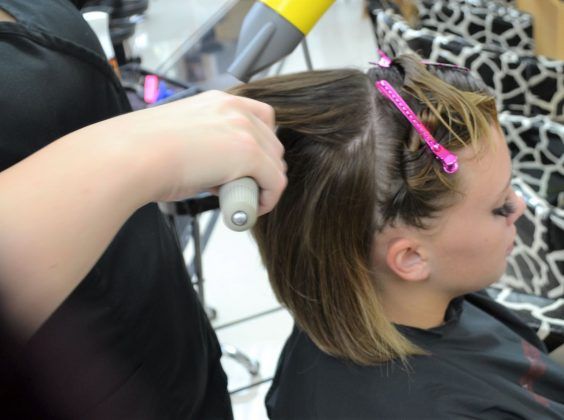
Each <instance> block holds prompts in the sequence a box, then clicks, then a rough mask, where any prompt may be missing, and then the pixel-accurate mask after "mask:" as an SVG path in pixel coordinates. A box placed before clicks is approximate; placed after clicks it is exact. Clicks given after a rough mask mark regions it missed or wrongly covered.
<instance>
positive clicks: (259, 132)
mask: <svg viewBox="0 0 564 420" xmlns="http://www.w3.org/2000/svg"><path fill="white" fill-rule="evenodd" d="M250 118H251V120H252V122H253V128H252V133H251V134H252V135H253V136H254V138H255V139H256V140H257V142H258V144H259V145H260V147H261V148H262V149H263V151H264V152H266V154H267V155H268V156H269V157H270V158H271V159H273V160H274V161H276V162H277V165H278V166H279V168H280V169H281V170H284V168H285V166H284V163H283V157H284V146H283V145H282V143H281V142H280V140H279V139H278V137H276V135H275V134H274V132H273V131H271V130H270V128H269V127H268V126H266V125H265V124H264V123H263V122H262V121H261V120H259V119H258V118H256V117H254V116H252V115H251V116H250Z"/></svg>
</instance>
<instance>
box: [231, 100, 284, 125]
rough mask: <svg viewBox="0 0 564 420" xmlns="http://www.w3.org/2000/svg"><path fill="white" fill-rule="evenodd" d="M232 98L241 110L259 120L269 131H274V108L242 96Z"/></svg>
mask: <svg viewBox="0 0 564 420" xmlns="http://www.w3.org/2000/svg"><path fill="white" fill-rule="evenodd" d="M233 98H235V101H236V103H237V105H238V106H239V107H240V109H241V110H244V111H246V112H247V113H249V114H252V115H254V116H255V117H257V118H258V119H259V120H261V121H262V122H263V123H264V124H265V125H266V126H267V127H268V128H269V129H270V131H274V128H275V126H276V117H275V113H274V108H272V107H271V106H270V105H268V104H265V103H264V102H260V101H257V100H255V99H250V98H244V97H242V96H233Z"/></svg>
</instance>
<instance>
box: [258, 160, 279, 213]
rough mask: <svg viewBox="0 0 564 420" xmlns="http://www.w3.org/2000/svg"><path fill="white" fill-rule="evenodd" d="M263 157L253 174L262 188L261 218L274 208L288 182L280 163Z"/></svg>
mask: <svg viewBox="0 0 564 420" xmlns="http://www.w3.org/2000/svg"><path fill="white" fill-rule="evenodd" d="M263 157H264V159H260V162H261V164H260V165H259V166H257V167H256V169H255V171H254V173H253V174H252V176H253V178H254V179H255V181H256V182H257V183H258V185H259V188H260V199H259V216H260V215H263V214H265V213H268V212H270V211H271V210H272V209H273V208H274V206H275V205H276V203H277V202H278V200H279V199H280V196H281V195H282V192H283V191H284V188H286V184H287V182H288V181H287V178H286V174H285V172H284V171H283V170H281V169H280V168H279V165H278V163H277V162H275V161H274V160H273V159H271V158H270V157H268V156H266V155H265V156H263Z"/></svg>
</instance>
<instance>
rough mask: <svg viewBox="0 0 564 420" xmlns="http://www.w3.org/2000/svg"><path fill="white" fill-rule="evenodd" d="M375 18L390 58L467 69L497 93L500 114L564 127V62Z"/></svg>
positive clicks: (387, 13) (389, 14) (385, 16)
mask: <svg viewBox="0 0 564 420" xmlns="http://www.w3.org/2000/svg"><path fill="white" fill-rule="evenodd" d="M372 13H373V15H374V25H375V34H376V42H377V44H378V45H379V47H380V48H381V49H382V50H383V51H384V52H385V53H386V54H388V55H390V56H394V55H398V54H401V53H405V52H412V51H415V52H417V53H418V54H419V55H420V56H422V57H423V58H426V59H429V60H431V61H438V62H443V63H450V64H456V65H459V66H463V67H468V68H469V69H470V70H471V71H472V72H473V73H474V74H475V75H477V76H479V77H480V78H481V79H482V80H483V81H484V82H485V83H486V84H487V85H488V86H490V87H491V88H492V89H493V91H494V94H495V96H496V98H497V101H498V108H499V110H500V111H502V110H507V111H510V112H513V113H517V114H522V115H526V116H535V115H547V116H548V117H550V118H551V119H552V120H553V121H557V122H563V123H564V61H559V60H551V59H548V58H545V57H542V56H535V55H533V54H530V53H526V52H516V51H508V50H504V49H502V48H499V47H496V46H485V45H483V44H480V43H479V42H477V41H474V40H471V39H465V38H462V37H460V36H458V35H453V34H444V35H443V34H439V33H436V32H434V31H431V30H429V29H425V28H422V29H413V28H411V27H410V26H409V25H408V24H407V23H406V22H405V21H404V20H403V19H402V18H401V16H399V15H397V14H395V13H393V11H392V10H382V9H374V10H372Z"/></svg>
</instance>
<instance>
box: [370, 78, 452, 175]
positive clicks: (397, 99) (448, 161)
mask: <svg viewBox="0 0 564 420" xmlns="http://www.w3.org/2000/svg"><path fill="white" fill-rule="evenodd" d="M375 86H376V88H377V89H378V90H379V91H380V92H381V93H382V94H383V95H384V96H385V97H386V98H388V99H389V100H390V101H392V102H393V103H394V105H395V106H396V108H397V109H399V110H400V112H401V113H402V114H403V115H404V116H405V118H407V120H408V121H409V122H410V123H411V125H412V126H413V128H415V131H417V133H418V134H419V135H420V136H421V138H422V139H423V140H424V141H425V143H426V144H427V146H428V147H429V149H430V150H431V152H432V153H433V154H434V155H435V157H436V158H437V159H439V160H440V161H441V162H442V164H443V170H444V171H445V172H446V173H447V174H453V173H455V172H456V171H458V158H457V156H456V155H455V154H454V153H452V152H450V151H449V150H447V149H446V148H445V147H443V146H442V145H441V144H440V143H439V142H437V141H436V140H435V138H434V137H433V136H432V135H431V133H429V130H427V127H425V125H424V124H423V123H422V122H421V120H420V119H419V118H418V117H417V115H416V114H415V112H413V110H412V109H411V108H410V107H409V105H407V103H406V102H405V101H404V100H403V98H402V97H401V96H400V95H399V93H398V92H397V91H396V90H395V89H394V88H393V87H392V85H390V84H389V83H388V82H387V81H386V80H378V81H377V82H376V83H375Z"/></svg>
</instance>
